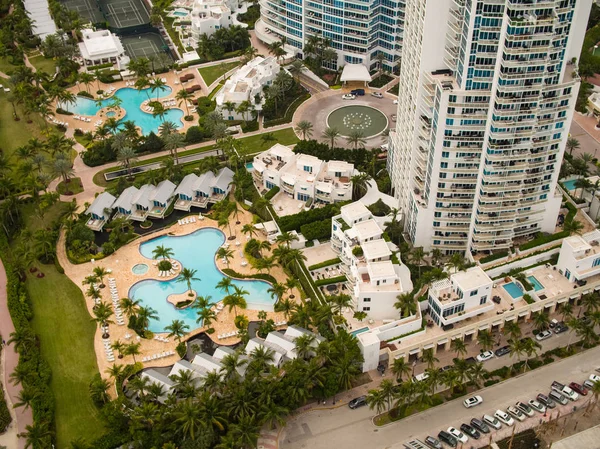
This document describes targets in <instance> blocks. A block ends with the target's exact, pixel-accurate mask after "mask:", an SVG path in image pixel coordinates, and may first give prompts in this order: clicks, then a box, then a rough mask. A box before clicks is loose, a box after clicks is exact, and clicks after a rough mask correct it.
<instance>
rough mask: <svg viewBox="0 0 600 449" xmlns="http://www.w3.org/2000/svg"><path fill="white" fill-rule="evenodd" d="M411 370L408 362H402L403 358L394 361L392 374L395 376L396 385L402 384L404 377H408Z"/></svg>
mask: <svg viewBox="0 0 600 449" xmlns="http://www.w3.org/2000/svg"><path fill="white" fill-rule="evenodd" d="M411 371H412V368H411V366H410V364H409V363H408V362H405V361H404V357H400V358H397V359H394V362H393V363H392V373H393V374H394V375H395V376H396V381H397V382H398V383H400V382H402V380H403V378H404V376H408V375H409V374H410V373H411Z"/></svg>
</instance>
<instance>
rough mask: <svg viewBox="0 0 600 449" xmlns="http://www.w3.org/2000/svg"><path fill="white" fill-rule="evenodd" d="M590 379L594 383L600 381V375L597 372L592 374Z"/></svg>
mask: <svg viewBox="0 0 600 449" xmlns="http://www.w3.org/2000/svg"><path fill="white" fill-rule="evenodd" d="M589 379H590V380H591V381H592V382H594V383H596V382H600V376H598V375H597V374H590V377H589Z"/></svg>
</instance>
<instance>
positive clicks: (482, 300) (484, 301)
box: [479, 295, 487, 306]
mask: <svg viewBox="0 0 600 449" xmlns="http://www.w3.org/2000/svg"><path fill="white" fill-rule="evenodd" d="M486 302H487V295H484V296H482V297H481V299H480V300H479V305H480V306H481V305H483V304H485V303H486Z"/></svg>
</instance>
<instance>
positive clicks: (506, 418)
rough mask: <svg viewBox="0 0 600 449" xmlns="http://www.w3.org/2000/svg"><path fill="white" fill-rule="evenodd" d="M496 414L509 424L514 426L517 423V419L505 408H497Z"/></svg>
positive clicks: (504, 422)
mask: <svg viewBox="0 0 600 449" xmlns="http://www.w3.org/2000/svg"><path fill="white" fill-rule="evenodd" d="M494 416H495V417H496V418H498V419H499V420H500V421H501V422H502V423H503V424H506V425H507V426H512V425H513V424H514V423H515V420H514V419H512V418H511V417H510V415H509V414H508V413H506V412H505V411H503V410H496V413H494Z"/></svg>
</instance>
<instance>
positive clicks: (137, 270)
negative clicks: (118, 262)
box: [131, 263, 148, 275]
mask: <svg viewBox="0 0 600 449" xmlns="http://www.w3.org/2000/svg"><path fill="white" fill-rule="evenodd" d="M131 271H132V272H133V274H137V275H142V274H146V273H147V272H148V265H146V264H145V263H138V264H137V265H134V266H133V268H132V269H131Z"/></svg>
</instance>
